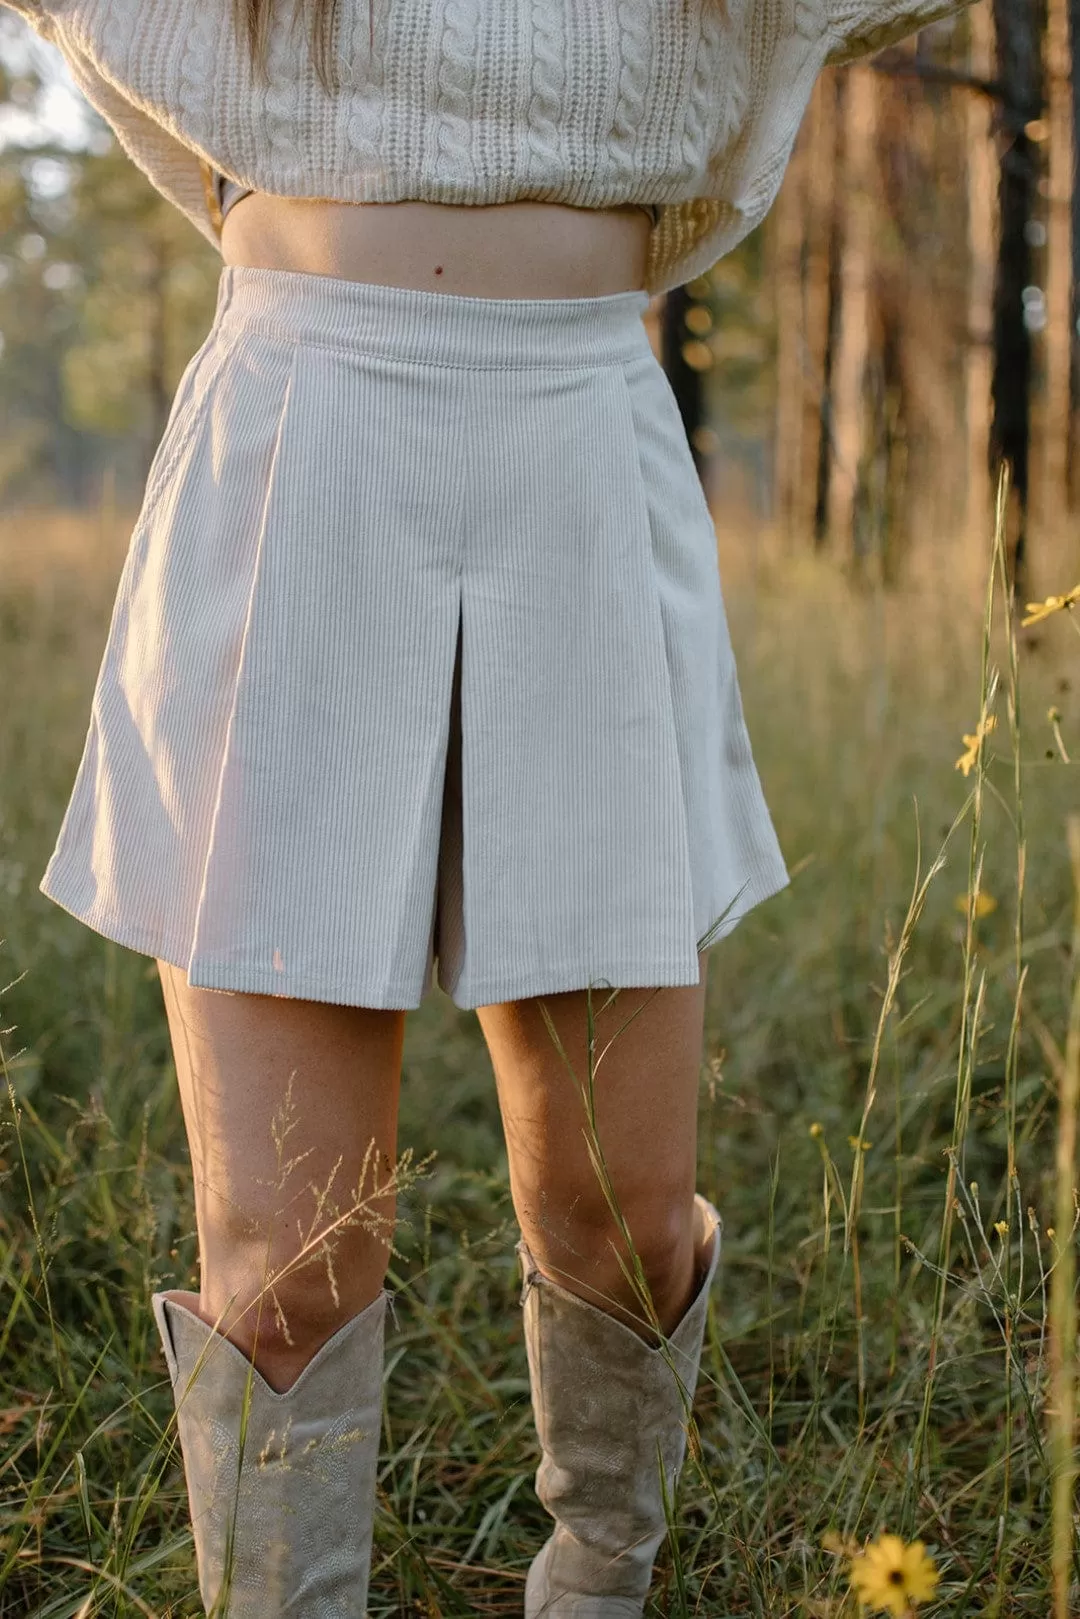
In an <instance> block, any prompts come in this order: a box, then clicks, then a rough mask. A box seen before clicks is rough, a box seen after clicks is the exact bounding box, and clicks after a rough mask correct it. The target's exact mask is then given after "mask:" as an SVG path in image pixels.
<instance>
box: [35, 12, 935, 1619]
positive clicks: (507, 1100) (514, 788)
mask: <svg viewBox="0 0 1080 1619" xmlns="http://www.w3.org/2000/svg"><path fill="white" fill-rule="evenodd" d="M8 3H14V5H15V8H16V9H17V10H19V11H21V12H22V13H23V14H24V15H25V16H27V17H28V18H29V20H30V22H31V23H32V24H33V25H34V26H35V27H36V28H37V29H38V31H39V32H40V33H41V34H42V35H44V36H45V37H46V38H49V39H52V40H53V41H54V42H55V44H56V45H57V46H58V47H59V49H60V50H61V51H63V53H64V55H65V57H66V58H67V60H68V62H69V64H70V67H71V70H72V73H73V76H74V78H75V80H76V81H77V83H78V84H79V85H80V86H81V87H82V89H83V90H84V91H85V93H86V95H87V97H88V98H89V100H90V101H91V102H92V103H93V104H94V105H95V106H96V107H97V108H98V109H99V110H100V111H101V113H102V114H103V115H104V117H105V118H106V119H108V120H109V122H110V123H111V124H112V126H113V128H114V129H115V131H116V133H117V135H118V137H119V139H120V140H121V142H122V143H123V145H124V146H125V148H126V150H128V151H129V153H130V154H131V156H132V158H133V159H134V160H135V161H136V162H137V163H138V164H139V165H140V166H141V167H142V168H143V169H144V170H145V172H146V173H147V174H148V175H149V176H150V178H151V180H152V181H153V182H154V183H155V184H156V185H157V186H158V188H159V189H160V190H161V191H162V192H163V194H164V195H165V196H167V197H169V198H170V199H171V200H172V201H173V202H175V203H176V205H177V206H178V207H180V208H181V209H182V210H183V211H184V212H185V213H187V214H188V216H189V217H190V218H191V219H192V221H193V222H194V224H195V225H196V227H197V228H198V229H199V230H201V231H202V232H203V234H204V235H206V236H208V237H209V238H210V239H211V240H212V241H214V242H215V243H216V244H217V245H218V246H219V247H220V250H221V254H222V259H223V267H222V272H221V281H220V288H219V294H218V303H217V309H216V312H215V317H214V322H213V325H212V328H211V330H210V332H209V334H208V336H207V338H206V340H205V341H204V343H203V344H202V345H201V347H200V349H199V350H198V352H197V353H196V355H195V356H194V357H193V359H192V360H191V362H190V364H189V365H188V367H187V369H186V371H185V373H184V376H183V377H182V379H181V381H180V384H179V387H178V390H177V394H176V397H175V400H174V402H173V407H172V411H171V413H170V417H169V421H168V424H167V427H166V430H165V434H164V437H163V439H162V442H161V444H160V446H159V448H158V451H157V454H156V457H155V460H154V464H153V467H152V468H151V472H150V476H149V478H148V481H147V486H146V491H145V496H144V501H143V506H142V510H141V512H140V515H139V519H138V523H137V525H136V528H135V532H134V534H133V536H132V540H131V546H130V549H129V552H128V557H127V560H126V563H125V566H124V570H123V574H122V577H121V580H120V585H119V591H118V595H117V599H116V605H115V608H114V612H113V618H112V623H111V626H110V631H109V637H108V643H107V646H106V650H105V655H104V659H103V662H102V666H101V670H100V673H99V677H98V682H97V687H96V691H95V694H94V702H93V709H92V714H91V722H90V729H89V733H88V736H87V740H86V746H85V750H84V753H83V758H82V761H81V764H80V767H79V771H78V775H77V778H76V781H75V785H74V789H73V793H72V797H71V801H70V804H69V806H68V809H67V813H66V815H65V818H64V822H63V825H62V827H61V829H60V833H59V838H58V842H57V846H56V849H55V851H54V853H53V856H52V859H51V860H50V862H49V866H48V869H47V871H46V873H45V875H44V877H43V879H42V883H41V887H42V890H43V891H44V892H45V893H46V894H47V895H48V896H49V897H50V898H52V899H53V900H55V901H56V902H57V903H59V904H60V905H63V906H65V907H66V908H67V909H68V910H69V911H71V912H73V914H75V915H76V916H78V917H80V918H81V919H82V920H83V921H84V922H85V923H86V924H87V925H89V926H91V927H93V928H95V929H97V930H98V931H99V932H101V933H103V934H105V935H106V936H108V937H110V938H112V939H115V940H118V941H119V942H120V943H122V944H125V945H128V946H130V947H131V948H133V949H135V950H139V951H143V952H145V953H147V954H149V955H152V956H154V957H155V958H156V959H157V962H158V968H159V971H160V975H161V982H162V987H163V993H164V998H165V1006H166V1010H167V1015H168V1020H169V1027H170V1031H171V1036H172V1041H173V1049H174V1052H175V1058H176V1067H177V1073H178V1077H179V1083H180V1093H181V1100H182V1104H183V1110H184V1118H185V1123H186V1127H187V1133H188V1140H189V1143H190V1149H191V1157H192V1163H193V1167H194V1172H195V1188H196V1217H197V1225H198V1237H199V1252H200V1263H201V1278H200V1283H201V1285H200V1292H199V1293H198V1294H197V1295H195V1294H188V1293H183V1292H175V1291H170V1292H165V1293H161V1294H156V1295H155V1296H154V1300H153V1303H154V1310H155V1315H156V1319H157V1323H158V1327H159V1330H160V1332H161V1337H162V1342H163V1345H164V1350H165V1355H166V1359H167V1362H168V1366H169V1371H170V1374H171V1377H172V1382H173V1389H174V1394H175V1396H176V1401H177V1407H178V1426H179V1434H180V1440H181V1446H182V1450H183V1456H184V1464H185V1470H186V1476H187V1484H188V1493H189V1498H190V1505H191V1511H192V1522H193V1529H194V1536H195V1546H196V1553H197V1559H198V1568H199V1580H200V1588H201V1593H202V1596H203V1600H204V1602H205V1604H206V1607H207V1610H208V1611H213V1612H214V1613H217V1614H222V1613H225V1612H228V1613H229V1614H231V1615H232V1616H234V1619H249V1616H255V1615H259V1616H273V1615H278V1614H289V1615H296V1616H303V1619H331V1616H334V1619H338V1616H344V1615H362V1614H363V1613H364V1611H365V1600H366V1593H367V1584H368V1575H369V1564H370V1552H371V1522H372V1512H373V1500H374V1484H375V1471H376V1464H377V1453H378V1437H379V1413H380V1389H381V1380H382V1349H383V1326H384V1313H385V1303H386V1294H385V1292H384V1291H383V1279H384V1274H385V1266H386V1257H387V1245H388V1242H389V1238H390V1234H391V1231H392V1226H393V1217H394V1195H393V1194H394V1185H393V1177H392V1174H391V1166H392V1165H393V1164H394V1162H395V1158H396V1151H397V1144H396V1118H397V1092H398V1079H399V1070H400V1061H401V1053H402V1039H403V1028H404V1017H405V1011H406V1010H407V1009H408V1008H410V1007H414V1006H417V1005H418V1004H419V1003H420V1001H421V999H422V997H423V994H424V992H425V990H426V988H427V987H428V985H429V984H430V983H431V982H432V981H433V978H432V974H433V972H434V970H435V966H436V960H437V963H438V968H437V973H438V982H439V983H440V984H441V985H442V987H443V988H444V989H446V990H447V991H448V992H449V993H450V994H451V995H453V997H454V999H455V1001H456V1002H457V1004H458V1005H459V1006H461V1007H468V1008H474V1009H475V1010H476V1012H477V1015H478V1018H479V1020H480V1024H481V1027H482V1029H483V1033H484V1036H485V1038H486V1041H487V1045H488V1049H489V1051H490V1054H491V1060H492V1064H493V1068H494V1072H495V1077H496V1081H497V1088H498V1098H499V1104H500V1108H501V1112H502V1118H503V1123H504V1127H505V1131H506V1140H507V1147H508V1152H509V1160H510V1177H511V1190H512V1195H513V1201H514V1207H515V1211H516V1214H517V1217H518V1220H519V1222H520V1225H521V1230H522V1241H521V1244H520V1246H519V1250H518V1251H519V1255H520V1259H521V1265H522V1271H523V1282H524V1287H523V1303H524V1322H525V1335H526V1345H527V1349H528V1357H529V1370H530V1376H531V1384H532V1396H533V1408H534V1413H535V1417H536V1422H537V1428H538V1432H539V1437H540V1442H541V1448H542V1461H541V1464H540V1467H539V1470H538V1473H537V1492H538V1494H539V1497H540V1499H541V1500H542V1501H543V1503H544V1505H545V1506H546V1508H547V1509H548V1511H549V1513H550V1514H551V1515H552V1517H553V1519H554V1523H555V1527H554V1531H553V1534H552V1535H551V1537H550V1538H549V1539H548V1540H547V1542H546V1543H545V1545H544V1546H543V1548H542V1549H541V1550H540V1552H539V1553H538V1555H537V1557H536V1559H535V1560H534V1562H533V1564H532V1566H531V1568H530V1571H529V1575H528V1581H527V1586H526V1593H525V1611H526V1614H527V1615H529V1616H530V1619H537V1616H539V1615H540V1614H546V1615H550V1616H552V1619H575V1616H576V1619H628V1616H630V1615H640V1614H641V1613H642V1612H643V1606H644V1601H645V1598H646V1594H647V1591H648V1586H649V1580H650V1575H651V1570H652V1565H653V1559H654V1557H655V1554H656V1552H657V1549H658V1546H659V1543H660V1540H661V1539H662V1536H663V1533H664V1513H663V1495H662V1489H661V1479H660V1472H659V1469H658V1467H657V1446H659V1447H660V1453H661V1455H662V1457H663V1462H664V1471H665V1473H666V1477H667V1485H668V1488H669V1489H670V1488H673V1487H674V1483H675V1479H676V1475H677V1473H678V1470H679V1467H680V1465H681V1462H682V1459H683V1455H684V1448H685V1422H686V1418H687V1414H688V1411H689V1402H690V1399H691V1398H692V1396H693V1391H694V1386H695V1382H696V1379H697V1372H698V1363H699V1358H700V1353H701V1346H702V1336H703V1331H704V1325H705V1315H706V1308H707V1300H708V1293H709V1287H710V1284H711V1282H712V1279H713V1277H714V1275H715V1272H716V1268H717V1262H718V1258H719V1246H720V1232H719V1216H718V1215H717V1213H716V1211H715V1209H713V1208H712V1206H711V1205H710V1204H709V1203H707V1202H706V1201H705V1199H704V1198H702V1197H701V1196H699V1195H696V1194H695V1162H696V1138H695V1128H696V1123H695V1121H696V1101H697V1081H698V1064H699V1058H700V1050H701V1039H702V1013H703V1003H704V996H705V960H706V955H705V952H706V949H707V947H708V946H709V945H710V944H711V943H713V942H715V941H716V940H717V939H718V938H720V937H722V936H723V935H724V934H725V933H726V932H728V931H730V929H731V928H732V927H733V926H734V925H735V924H736V922H737V921H738V919H739V918H740V917H741V916H742V915H744V914H745V913H746V911H747V910H748V909H749V908H750V907H751V906H752V905H755V904H757V903H758V902H759V901H761V900H763V899H764V898H766V897H767V896H768V895H770V894H773V893H775V892H776V891H777V890H778V889H779V888H781V887H782V886H783V885H784V883H785V882H786V880H787V874H786V871H785V869H784V863H783V860H782V858H781V854H780V850H779V847H778V845H777V842H776V838H775V835H774V832H773V828H772V826H771V823H770V820H769V816H768V812H767V810H766V807H765V804H764V801H763V799H762V796H761V790H760V785H759V782H758V777H757V773H756V771H755V768H754V764H753V760H752V757H751V753H750V748H749V743H748V740H747V735H746V730H745V726H744V723H743V717H742V709H741V705H740V699H739V691H738V684H737V680H736V674H735V668H734V664H733V660H732V653H731V646H730V641H729V639H728V635H727V628H726V623H725V619H724V610H723V605H722V600H721V594H720V585H719V578H718V574H717V565H716V546H715V534H714V530H713V527H712V523H711V519H710V516H709V512H708V509H707V507H706V504H705V501H704V498H703V496H702V493H701V490H700V487H699V484H698V482H697V478H696V475H695V471H694V466H693V462H692V460H691V457H690V455H689V451H688V448H687V445H686V440H685V436H684V434H683V430H682V425H681V422H680V419H679V416H678V411H677V408H676V406H675V403H674V399H673V397H672V394H671V391H670V389H669V388H668V386H667V383H666V380H665V378H664V374H663V372H662V370H661V369H660V367H659V366H658V364H657V362H656V360H655V357H654V356H653V353H652V350H651V348H650V345H649V342H648V339H647V335H646V331H645V328H644V326H643V324H642V319H641V317H642V314H643V312H644V311H645V309H646V307H647V303H648V299H649V295H650V294H652V293H656V292H662V291H664V290H665V289H667V288H670V287H672V286H675V285H677V284H679V283H680V282H682V281H685V280H687V279H689V278H690V277H692V276H693V275H696V274H698V273H700V272H702V271H704V270H705V269H707V268H708V267H709V266H710V265H711V264H713V263H714V261H715V260H716V259H717V258H719V257H720V256H721V254H722V253H724V252H726V251H727V250H728V249H729V248H730V247H731V246H733V245H734V244H735V243H736V242H737V241H738V240H739V239H740V238H741V237H742V236H744V235H745V234H746V233H747V232H748V231H749V230H750V229H751V228H752V227H753V226H754V225H756V224H757V223H758V221H759V220H760V219H761V218H762V217H763V215H764V214H765V212H766V211H767V209H768V207H769V206H770V204H771V202H772V199H773V197H774V196H775V193H776V190H777V188H778V186H779V182H780V178H781V175H782V173H783V170H784V167H785V164H786V162H787V158H788V155H789V153H790V150H791V146H792V143H793V140H794V137H795V133H796V130H797V128H798V125H799V121H800V119H801V116H802V113H803V111H804V109H805V106H806V102H807V99H808V97H809V94H810V91H811V89H812V87H813V84H814V81H815V79H816V78H817V76H818V74H819V72H820V71H821V69H822V68H823V67H824V66H825V65H826V63H828V62H833V61H841V60H845V59H850V58H852V57H854V56H857V55H859V54H863V53H865V52H867V51H870V50H872V49H875V48H877V47H878V46H880V45H882V44H885V43H887V42H890V41H893V40H896V39H899V38H901V37H903V36H904V35H905V34H908V33H910V32H911V31H913V30H914V29H916V28H917V27H919V26H920V25H921V24H923V23H925V22H928V21H930V20H931V19H933V18H936V17H941V16H944V15H946V14H949V13H951V12H954V11H956V10H958V9H960V7H961V5H962V3H963V0H597V3H596V4H593V5H590V6H578V5H572V4H569V3H568V0H548V3H529V4H525V3H524V0H518V3H517V4H514V3H510V4H507V0H498V3H496V0H371V4H370V7H369V4H368V0H337V3H336V4H335V3H334V0H310V5H309V7H308V11H307V25H308V26H307V27H305V28H301V27H300V26H299V16H297V17H296V18H293V17H292V16H290V17H288V18H286V17H285V16H284V15H282V14H278V13H275V12H274V9H273V4H272V0H236V4H235V6H234V5H232V4H230V3H229V0H42V3H41V4H38V3H37V0H8ZM291 24H295V25H291ZM599 985H604V986H607V987H609V988H610V989H613V990H618V991H619V993H618V995H617V997H614V998H606V997H604V996H599V997H595V996H592V994H591V992H592V991H593V990H594V989H595V988H596V987H597V986H599ZM591 1001H596V1003H597V1004H596V1006H595V1007H594V1008H593V1010H594V1011H595V1015H596V1024H595V1028H594V1029H593V1031H592V1035H593V1036H594V1040H595V1043H594V1044H593V1045H592V1046H590V1005H591ZM600 1001H603V1002H604V1004H603V1005H602V1006H601V1005H599V1002H600ZM616 1035H617V1036H618V1038H617V1039H615V1038H614V1036H616ZM601 1054H602V1056H601ZM590 1073H593V1074H594V1078H595V1088H594V1093H593V1094H594V1100H595V1115H594V1117H593V1118H592V1121H591V1122H592V1124H593V1126H594V1131H593V1141H592V1153H591V1152H590V1146H589V1143H588V1142H587V1140H586V1136H587V1133H588V1132H586V1131H583V1128H582V1126H583V1123H584V1122H585V1119H586V1113H585V1112H584V1111H583V1103H587V1102H588V1093H589V1086H588V1083H587V1080H588V1076H589V1074H590ZM575 1076H576V1078H575ZM597 1149H598V1152H599V1155H597ZM613 1204H614V1205H616V1206H617V1208H618V1210H619V1211H620V1214H619V1216H618V1217H616V1214H615V1213H614V1212H613V1207H612V1205H613ZM631 1256H633V1259H634V1261H635V1262H636V1264H637V1266H638V1267H639V1268H638V1269H637V1270H635V1268H634V1264H633V1263H631Z"/></svg>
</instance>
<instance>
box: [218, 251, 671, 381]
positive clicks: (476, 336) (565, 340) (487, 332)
mask: <svg viewBox="0 0 1080 1619" xmlns="http://www.w3.org/2000/svg"><path fill="white" fill-rule="evenodd" d="M648 305H649V294H648V293H647V292H645V291H638V290H633V291H629V292H615V293H605V294H601V295H599V296H597V297H593V298H473V297H466V296H464V295H463V294H460V293H450V292H428V291H421V290H419V289H417V288H412V287H391V286H382V285H380V284H378V283H376V282H370V281H350V280H346V279H343V278H341V277H338V276H327V275H314V274H310V273H308V272H306V271H297V270H268V269H263V268H261V267H255V266H251V265H240V264H226V265H223V266H222V269H221V274H220V278H219V281H218V295H217V310H216V313H215V317H214V323H215V325H218V324H220V325H222V326H225V325H229V324H231V323H233V322H239V323H241V324H242V325H245V326H250V327H252V328H255V329H258V330H260V331H263V332H267V333H269V334H270V335H272V336H276V337H280V338H283V339H292V340H294V341H296V342H299V343H311V344H314V345H316V346H320V345H321V346H323V347H332V348H340V349H343V350H351V351H356V352H358V353H364V354H374V355H381V356H383V357H385V358H386V359H392V360H400V361H407V362H412V363H415V364H417V365H445V366H461V367H464V368H467V369H481V368H497V369H499V370H505V369H507V368H513V367H529V366H558V367H559V368H567V367H569V368H576V367H582V366H595V365H605V364H618V363H621V362H623V361H626V360H629V359H633V358H634V357H635V356H639V355H640V354H641V352H642V346H643V345H645V346H647V345H648V341H649V340H648V334H647V332H646V330H645V326H644V324H643V319H642V317H643V316H644V314H645V311H646V309H647V308H648Z"/></svg>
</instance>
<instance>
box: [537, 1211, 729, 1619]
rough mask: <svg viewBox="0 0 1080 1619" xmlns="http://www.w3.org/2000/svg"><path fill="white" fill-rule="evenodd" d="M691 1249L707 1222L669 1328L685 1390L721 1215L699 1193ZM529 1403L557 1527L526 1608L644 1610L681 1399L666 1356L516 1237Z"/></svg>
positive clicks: (544, 1617)
mask: <svg viewBox="0 0 1080 1619" xmlns="http://www.w3.org/2000/svg"><path fill="white" fill-rule="evenodd" d="M695 1204H696V1209H697V1221H698V1224H697V1237H696V1242H697V1249H698V1252H700V1251H701V1249H702V1248H703V1247H704V1245H705V1241H706V1238H707V1236H708V1233H709V1232H710V1231H712V1232H714V1236H713V1241H712V1246H711V1249H709V1256H708V1260H707V1261H706V1263H705V1268H704V1272H703V1273H699V1278H698V1289H697V1292H696V1294H695V1296H694V1299H693V1302H692V1303H691V1304H690V1306H689V1308H688V1309H687V1312H686V1314H685V1315H684V1316H683V1318H682V1320H681V1321H680V1322H679V1324H678V1326H677V1327H676V1328H675V1330H674V1332H673V1333H672V1334H671V1336H670V1338H669V1339H668V1346H669V1350H670V1354H671V1359H672V1361H673V1362H674V1365H675V1367H676V1369H677V1371H678V1373H679V1379H680V1381H681V1382H682V1384H683V1386H684V1388H685V1390H686V1394H687V1398H688V1399H690V1400H692V1399H693V1397H694V1390H695V1388H696V1387H697V1379H698V1368H699V1365H700V1361H701V1347H702V1342H703V1339H704V1334H705V1316H706V1310H707V1307H708V1298H709V1289H710V1287H711V1285H712V1281H713V1278H714V1276H715V1274H716V1267H717V1262H718V1260H719V1257H720V1216H719V1214H718V1213H717V1212H716V1210H715V1209H714V1208H713V1206H712V1204H711V1203H708V1202H707V1201H706V1200H705V1198H703V1197H701V1196H700V1195H699V1196H698V1197H697V1198H696V1199H695ZM517 1252H518V1255H519V1258H520V1260H521V1266H522V1272H523V1276H524V1284H523V1287H522V1295H521V1300H522V1305H523V1307H524V1320H525V1346H526V1350H527V1353H528V1357H529V1377H530V1383H531V1387H532V1403H533V1415H534V1417H535V1419H536V1431H537V1434H538V1436H539V1439H540V1445H541V1448H542V1451H543V1456H542V1459H541V1462H540V1466H539V1467H538V1469H537V1472H536V1493H537V1495H538V1497H539V1498H540V1501H541V1502H542V1503H543V1505H544V1506H545V1507H546V1508H547V1510H548V1512H549V1513H550V1514H551V1516H552V1517H553V1518H554V1520H555V1532H554V1534H552V1535H551V1537H550V1538H549V1539H548V1540H547V1541H546V1542H545V1544H544V1545H543V1547H542V1548H541V1550H540V1552H539V1553H538V1555H537V1556H536V1557H535V1558H534V1560H533V1563H532V1566H531V1568H530V1569H529V1575H528V1579H527V1581H526V1585H525V1619H640V1616H641V1615H642V1613H643V1612H644V1607H645V1598H646V1596H647V1595H648V1591H649V1583H650V1580H651V1578H652V1568H653V1561H654V1559H655V1557H656V1554H657V1551H658V1550H659V1548H660V1543H661V1541H662V1540H663V1538H664V1535H665V1533H666V1532H667V1525H666V1523H665V1520H664V1509H663V1497H662V1494H661V1488H660V1468H659V1461H658V1458H657V1443H658V1442H659V1446H660V1451H661V1454H662V1456H663V1461H664V1474H665V1478H666V1480H667V1489H668V1497H669V1500H674V1494H675V1484H676V1481H677V1478H678V1474H679V1470H680V1468H681V1467H682V1463H683V1458H684V1456H685V1453H686V1407H685V1404H684V1401H683V1399H682V1397H681V1395H680V1392H679V1388H678V1385H677V1383H676V1381H675V1378H674V1376H673V1375H672V1371H671V1367H670V1366H669V1364H668V1362H667V1361H666V1360H665V1359H664V1356H663V1354H662V1352H661V1350H660V1349H654V1348H652V1347H650V1345H648V1344H647V1343H646V1342H645V1341H644V1339H642V1338H639V1337H638V1335H637V1333H636V1332H634V1331H633V1330H632V1329H631V1328H630V1327H628V1326H625V1325H624V1324H623V1323H622V1322H621V1321H617V1320H616V1319H615V1318H614V1317H613V1316H611V1315H609V1314H607V1313H605V1312H604V1311H602V1310H599V1309H597V1308H596V1307H595V1306H594V1305H592V1304H589V1303H587V1302H586V1301H585V1300H584V1299H581V1298H579V1297H578V1296H577V1295H576V1294H574V1293H570V1292H567V1291H566V1289H564V1288H562V1287H559V1286H558V1285H557V1284H556V1283H555V1282H552V1281H550V1280H549V1279H548V1277H546V1276H545V1275H543V1273H542V1272H541V1271H540V1270H539V1268H538V1267H537V1265H536V1262H535V1260H534V1259H533V1257H532V1255H531V1254H530V1252H529V1250H528V1248H527V1247H526V1245H525V1243H524V1242H521V1243H519V1244H518V1249H517Z"/></svg>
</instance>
